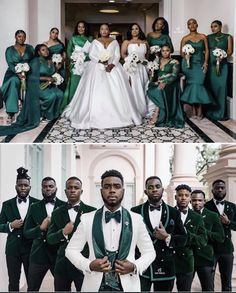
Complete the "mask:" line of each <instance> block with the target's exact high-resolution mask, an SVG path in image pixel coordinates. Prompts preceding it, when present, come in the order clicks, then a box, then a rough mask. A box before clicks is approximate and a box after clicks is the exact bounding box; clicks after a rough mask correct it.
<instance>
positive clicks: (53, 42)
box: [44, 27, 66, 90]
mask: <svg viewBox="0 0 236 293" xmlns="http://www.w3.org/2000/svg"><path fill="white" fill-rule="evenodd" d="M58 35H59V30H58V28H56V27H53V28H52V29H51V30H50V34H49V40H48V41H47V42H44V44H45V45H46V46H47V47H48V50H49V53H50V55H51V57H52V56H53V54H60V55H61V56H62V62H61V63H59V64H55V66H56V69H57V72H58V73H59V74H60V75H61V76H62V77H63V78H64V80H65V66H64V63H65V60H66V52H65V46H64V44H63V43H62V41H61V40H60V39H59V38H58ZM59 88H60V89H61V90H64V88H65V85H64V84H62V85H60V87H59Z"/></svg>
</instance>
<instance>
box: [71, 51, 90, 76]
mask: <svg viewBox="0 0 236 293" xmlns="http://www.w3.org/2000/svg"><path fill="white" fill-rule="evenodd" d="M70 58H71V60H72V64H73V69H72V72H73V74H75V75H82V73H83V71H84V61H85V59H86V55H85V53H84V51H83V48H82V47H80V46H78V45H76V46H75V49H74V51H73V53H72V54H71V57H70Z"/></svg>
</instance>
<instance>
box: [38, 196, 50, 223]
mask: <svg viewBox="0 0 236 293" xmlns="http://www.w3.org/2000/svg"><path fill="white" fill-rule="evenodd" d="M38 215H39V217H40V219H41V220H43V219H45V218H46V217H47V216H48V215H47V210H46V206H45V203H44V200H43V199H42V200H41V201H40V202H39V209H38Z"/></svg>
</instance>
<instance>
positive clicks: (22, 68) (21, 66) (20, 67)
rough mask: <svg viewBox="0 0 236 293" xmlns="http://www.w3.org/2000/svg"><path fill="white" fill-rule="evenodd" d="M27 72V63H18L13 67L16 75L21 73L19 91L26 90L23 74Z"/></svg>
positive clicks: (28, 68)
mask: <svg viewBox="0 0 236 293" xmlns="http://www.w3.org/2000/svg"><path fill="white" fill-rule="evenodd" d="M29 70H30V67H29V64H28V63H18V64H16V66H15V71H16V73H21V75H22V76H23V78H22V79H21V91H25V90H26V81H25V79H26V76H25V73H26V72H28V71H29Z"/></svg>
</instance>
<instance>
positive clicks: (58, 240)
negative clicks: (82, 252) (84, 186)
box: [47, 201, 96, 274]
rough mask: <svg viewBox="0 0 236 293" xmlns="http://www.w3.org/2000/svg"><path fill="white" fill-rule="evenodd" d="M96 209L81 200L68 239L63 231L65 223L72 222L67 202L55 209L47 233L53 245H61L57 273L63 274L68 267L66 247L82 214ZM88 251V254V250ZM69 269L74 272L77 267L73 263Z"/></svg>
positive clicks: (56, 265) (56, 266)
mask: <svg viewBox="0 0 236 293" xmlns="http://www.w3.org/2000/svg"><path fill="white" fill-rule="evenodd" d="M94 210H96V208H94V207H91V206H89V205H86V204H84V203H83V202H82V201H81V202H80V207H79V211H78V214H77V217H76V219H75V224H74V230H73V232H72V233H71V234H70V235H68V239H67V238H66V237H65V236H64V234H63V231H62V230H63V228H64V227H65V225H66V224H67V223H69V222H70V217H69V213H68V209H67V204H65V205H62V206H60V207H59V208H57V209H56V210H55V211H53V213H52V218H51V223H50V226H49V229H48V233H47V241H48V243H49V244H51V245H59V249H58V251H57V258H56V264H55V273H56V274H63V273H64V272H65V270H67V269H68V262H69V260H68V259H67V258H66V257H65V249H66V247H67V245H68V243H69V242H70V239H71V237H72V236H73V234H74V232H75V230H76V229H77V227H78V225H79V223H80V217H81V215H82V214H86V213H89V212H91V211H94ZM86 252H87V256H88V250H87V251H86ZM70 264H71V263H70ZM69 269H70V270H71V274H72V273H73V271H74V270H76V271H77V269H76V268H75V267H74V266H73V265H72V264H71V266H69Z"/></svg>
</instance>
